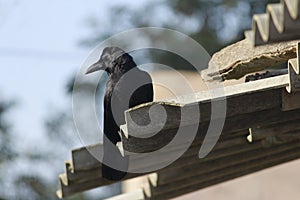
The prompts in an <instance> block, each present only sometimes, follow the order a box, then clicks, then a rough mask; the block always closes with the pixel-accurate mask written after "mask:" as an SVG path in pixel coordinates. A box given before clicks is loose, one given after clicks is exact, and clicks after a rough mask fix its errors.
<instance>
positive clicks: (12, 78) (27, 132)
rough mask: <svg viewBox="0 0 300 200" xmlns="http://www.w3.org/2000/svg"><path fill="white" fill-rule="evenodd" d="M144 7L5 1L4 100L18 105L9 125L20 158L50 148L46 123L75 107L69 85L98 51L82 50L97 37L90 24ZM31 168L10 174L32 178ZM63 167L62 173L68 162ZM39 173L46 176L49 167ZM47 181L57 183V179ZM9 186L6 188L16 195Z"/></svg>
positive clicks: (0, 17)
mask: <svg viewBox="0 0 300 200" xmlns="http://www.w3.org/2000/svg"><path fill="white" fill-rule="evenodd" d="M144 1H145V0H144ZM144 1H130V2H124V1H121V0H102V1H98V0H86V1H82V0H66V1H61V0H51V1H50V0H30V1H22V0H0V70H1V71H0V100H1V101H2V100H3V99H4V100H13V101H16V106H15V107H14V108H13V109H12V111H11V112H10V113H9V115H8V121H9V122H11V123H12V125H13V126H12V128H13V131H12V132H13V134H14V137H13V138H14V140H15V141H14V143H13V144H15V145H17V146H18V147H17V148H16V149H18V151H19V152H22V153H24V154H26V153H27V152H28V153H30V152H43V149H45V148H43V146H45V145H48V148H49V144H48V143H47V142H48V140H45V139H44V138H45V134H46V131H45V126H44V124H45V119H47V118H48V117H49V115H53V114H55V113H56V112H57V111H61V110H64V109H65V108H69V107H70V106H71V103H72V102H71V98H68V97H67V96H66V90H65V87H66V84H67V81H68V80H69V79H70V78H71V77H72V76H73V75H74V74H75V73H76V72H77V71H78V70H79V69H80V67H81V66H82V64H83V63H84V62H85V59H86V58H87V57H88V55H89V53H90V52H91V51H92V50H93V47H90V48H87V47H85V48H84V47H82V46H80V45H79V42H80V40H82V39H86V38H88V37H90V36H92V35H91V33H92V31H91V30H90V27H89V26H88V25H87V20H88V19H89V18H90V17H96V18H97V19H99V21H100V24H101V23H102V24H103V27H105V23H107V22H106V16H107V15H108V14H109V12H110V10H109V8H110V7H111V6H113V5H115V4H121V3H126V4H129V5H131V6H134V5H140V4H142V3H143V2H144ZM66 110H68V109H66ZM74 140H78V146H76V147H80V146H82V145H83V144H81V143H80V141H79V139H78V137H77V134H76V133H74ZM51 148H52V147H50V149H51ZM46 151H47V150H46ZM70 154H71V149H68V150H67V151H66V152H61V155H60V156H62V157H63V159H65V160H66V159H70ZM27 162H29V163H28V165H26V164H25V163H26V161H24V160H22V159H21V160H19V161H18V162H17V163H15V164H14V165H13V166H14V168H7V169H6V170H7V171H6V172H5V173H7V176H8V177H9V176H11V175H15V174H16V171H15V169H16V168H17V169H18V172H19V173H22V171H23V172H24V171H25V173H29V172H30V171H32V165H35V164H34V163H31V161H27ZM52 164H53V163H52ZM46 165H47V163H46ZM60 166H61V167H60V169H61V172H62V171H63V170H64V160H61V162H60ZM40 167H41V169H42V170H44V167H45V166H44V165H42V166H40ZM35 170H37V166H35ZM43 174H45V173H43ZM46 175H47V174H46ZM48 176H52V177H49V178H50V179H53V178H55V179H56V178H57V176H58V174H55V175H53V174H48ZM9 184H10V183H7V188H8V189H12V188H11V186H10V185H9ZM8 193H9V192H8ZM13 193H14V192H13V190H12V191H11V194H12V195H13Z"/></svg>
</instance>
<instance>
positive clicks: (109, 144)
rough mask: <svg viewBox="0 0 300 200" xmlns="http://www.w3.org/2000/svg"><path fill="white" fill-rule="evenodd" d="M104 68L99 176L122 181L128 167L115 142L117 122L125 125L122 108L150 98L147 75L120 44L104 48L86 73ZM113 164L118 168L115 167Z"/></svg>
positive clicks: (144, 101)
mask: <svg viewBox="0 0 300 200" xmlns="http://www.w3.org/2000/svg"><path fill="white" fill-rule="evenodd" d="M98 70H104V71H105V72H106V73H107V75H108V81H107V83H106V92H105V96H104V135H103V146H104V156H103V164H102V177H104V178H106V179H108V180H114V181H116V180H121V179H122V178H123V177H124V176H125V175H126V174H127V169H128V157H122V156H121V153H120V152H119V151H118V149H117V147H116V144H117V142H119V141H121V138H120V135H119V130H120V125H123V124H125V115H124V112H125V110H127V109H129V108H132V107H134V106H137V105H139V104H142V103H147V102H152V101H153V85H152V79H151V77H150V75H149V74H148V73H147V72H145V71H143V70H140V69H139V68H138V67H137V65H136V63H135V62H134V60H133V58H132V57H131V56H130V55H129V54H128V53H126V52H125V51H123V50H122V49H121V48H119V47H106V48H104V50H103V52H102V54H101V56H100V59H99V61H97V62H96V63H95V64H93V65H91V66H90V67H89V68H88V70H87V72H86V74H89V73H92V72H95V71H98ZM114 166H116V167H117V169H118V170H117V169H116V168H114Z"/></svg>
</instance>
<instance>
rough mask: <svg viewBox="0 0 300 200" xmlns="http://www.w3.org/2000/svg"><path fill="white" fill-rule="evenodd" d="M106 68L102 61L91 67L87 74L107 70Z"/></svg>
mask: <svg viewBox="0 0 300 200" xmlns="http://www.w3.org/2000/svg"><path fill="white" fill-rule="evenodd" d="M105 69H106V67H105V65H104V63H103V62H102V61H98V62H96V63H95V64H93V65H91V66H90V67H89V68H88V69H87V71H86V72H85V74H90V73H93V72H96V71H99V70H105Z"/></svg>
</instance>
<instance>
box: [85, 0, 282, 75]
mask: <svg viewBox="0 0 300 200" xmlns="http://www.w3.org/2000/svg"><path fill="white" fill-rule="evenodd" d="M274 2H279V0H276V1H274V0H226V1H225V0H189V1H187V0H172V1H166V0H165V1H161V0H160V1H148V2H147V3H146V5H143V7H137V8H131V7H126V5H118V6H115V7H113V8H111V12H110V15H109V16H108V22H109V23H104V22H103V21H101V19H98V20H97V19H96V18H95V17H93V18H90V20H89V27H90V29H91V30H92V34H91V36H90V37H89V38H88V39H84V40H82V41H81V43H80V44H81V45H84V46H90V45H95V44H97V43H99V42H100V41H102V40H104V39H106V38H107V37H108V36H111V35H113V34H115V33H118V32H121V31H124V30H128V29H130V28H136V27H148V26H157V27H165V28H171V29H175V30H178V31H181V32H183V33H185V34H188V35H190V36H191V37H192V38H193V39H195V40H196V41H198V42H199V43H200V44H201V45H202V46H203V47H204V48H205V49H206V50H207V51H208V52H209V53H210V54H213V53H214V52H216V51H218V50H219V49H221V48H223V47H224V46H226V45H228V44H229V43H232V42H235V41H237V40H240V39H242V38H243V37H244V36H243V33H244V31H245V30H246V29H250V28H251V23H252V16H253V14H254V13H262V12H264V11H265V7H266V4H267V3H274ZM100 24H108V26H105V28H104V29H103V28H102V27H101V25H100ZM146 57H147V58H150V60H151V61H152V62H153V60H155V61H156V62H159V63H165V62H166V60H168V64H170V66H172V67H173V65H176V63H177V64H178V62H172V59H170V58H171V56H170V55H168V54H164V55H162V54H157V53H153V52H152V53H149V54H147V56H146ZM174 68H181V69H190V68H187V67H186V65H182V66H179V67H174Z"/></svg>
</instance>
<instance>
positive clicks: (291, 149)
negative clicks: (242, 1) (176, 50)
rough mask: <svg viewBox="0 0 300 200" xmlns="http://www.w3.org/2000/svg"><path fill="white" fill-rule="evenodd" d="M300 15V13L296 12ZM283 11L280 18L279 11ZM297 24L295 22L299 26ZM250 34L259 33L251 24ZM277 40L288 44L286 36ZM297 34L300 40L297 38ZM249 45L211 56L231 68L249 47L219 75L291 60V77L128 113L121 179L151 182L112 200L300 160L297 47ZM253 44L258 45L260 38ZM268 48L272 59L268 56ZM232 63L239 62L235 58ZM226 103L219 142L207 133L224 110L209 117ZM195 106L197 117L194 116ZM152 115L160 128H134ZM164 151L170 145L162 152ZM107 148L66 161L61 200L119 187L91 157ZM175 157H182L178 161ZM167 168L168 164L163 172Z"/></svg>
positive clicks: (164, 192)
mask: <svg viewBox="0 0 300 200" xmlns="http://www.w3.org/2000/svg"><path fill="white" fill-rule="evenodd" d="M296 2H297V3H298V4H297V5H298V6H299V2H298V1H291V0H290V1H287V0H286V1H281V4H280V5H274V6H271V7H270V6H268V11H267V15H270V16H271V17H274V16H273V14H272V13H273V12H275V10H274V9H275V8H276V9H277V8H278V9H279V8H280V9H282V8H281V7H283V8H284V10H283V14H286V11H287V10H288V11H289V13H292V15H291V16H294V13H293V12H294V11H291V10H290V9H289V8H290V5H292V3H296ZM295 5H296V4H295ZM280 6H281V7H280ZM276 12H277V11H276ZM297 12H298V16H299V9H298V10H297ZM279 13H281V14H280V15H283V14H282V12H279ZM284 16H285V15H284ZM298 19H299V18H293V20H296V22H295V23H296V24H298V21H297V20H298ZM253 20H254V22H255V23H254V25H255V26H261V25H259V23H261V22H259V20H260V19H259V17H254V19H253ZM272 20H274V19H273V18H271V21H268V23H275V22H274V21H273V22H272ZM278 21H280V20H279V19H278ZM283 22H284V24H285V23H288V24H289V23H290V22H286V21H283ZM284 27H285V26H284ZM287 27H289V25H288V26H287ZM298 27H299V26H298ZM253 30H258V28H257V27H254V28H253ZM283 30H284V31H283V32H280V34H283V35H286V33H287V32H285V30H286V31H292V32H293V30H294V29H292V30H290V29H283ZM253 34H254V37H257V36H256V35H257V34H261V33H259V32H257V31H253ZM255 34H256V35H255ZM270 34H273V32H272V31H271V32H270ZM276 37H277V39H278V38H280V40H281V39H283V40H286V37H285V36H284V37H282V38H281V37H279V36H278V35H277V36H276ZM276 37H273V36H272V37H271V36H270V37H269V38H270V40H266V41H265V40H264V43H263V44H265V43H268V42H269V41H270V42H274V41H275V39H274V38H276ZM297 37H298V39H299V38H300V37H299V35H297ZM277 39H276V41H277ZM289 39H290V38H289ZM293 39H295V38H293ZM278 40H279V39H278ZM249 41H250V42H251V40H249V38H248V39H246V40H244V41H241V42H239V43H237V44H234V45H236V46H235V47H234V45H233V47H227V49H226V48H225V49H224V50H222V51H220V52H222V53H217V54H216V56H215V57H213V59H216V57H219V58H218V61H219V62H216V63H219V65H220V66H222V65H223V66H227V65H224V62H227V63H226V64H228V63H234V62H235V61H234V59H232V60H230V59H231V58H228V55H230V51H231V50H232V48H233V49H236V48H243V47H244V48H249V49H251V53H249V54H247V55H246V56H248V58H247V59H244V61H245V62H244V61H241V62H240V63H239V64H238V65H234V67H231V68H230V70H228V71H226V72H225V70H223V71H222V69H223V68H222V69H221V68H218V69H219V71H220V72H221V75H224V73H227V72H231V73H233V74H236V77H237V76H241V75H242V74H243V75H244V74H246V73H249V71H256V70H261V68H255V67H254V68H252V69H251V70H249V71H247V66H250V67H251V66H254V65H252V64H253V63H255V62H256V63H264V64H265V65H264V67H267V66H270V63H271V64H274V63H273V62H274V60H275V62H277V61H278V60H281V61H282V60H284V61H286V60H288V66H287V69H288V73H287V74H283V75H278V76H275V77H271V78H266V79H261V80H256V81H251V82H247V83H240V84H235V85H229V86H226V87H224V88H223V89H222V92H220V88H215V89H213V90H206V91H201V92H199V93H196V94H193V95H187V96H182V97H181V98H178V99H170V100H168V101H165V102H153V103H148V104H143V105H140V106H137V107H135V108H132V109H130V110H128V111H126V113H125V118H126V124H124V125H123V126H121V127H120V135H121V137H122V141H121V142H120V143H119V144H118V147H119V150H120V153H122V155H124V156H128V157H129V161H130V162H129V169H130V173H128V174H127V175H126V177H125V178H124V180H127V179H131V178H134V177H138V176H144V175H146V176H147V179H148V181H147V183H145V184H144V185H142V186H141V187H140V188H137V189H136V191H134V192H131V193H128V194H122V195H120V196H116V197H113V198H112V199H168V198H173V197H176V196H180V195H183V194H186V193H189V192H193V191H196V190H199V189H201V188H205V187H208V186H211V185H215V184H217V183H221V182H224V181H227V180H231V179H234V178H237V177H240V176H243V175H246V174H250V173H253V172H256V171H259V170H262V169H266V168H268V167H271V166H274V165H278V164H281V163H284V162H288V161H291V160H294V159H298V158H300V142H299V140H300V125H299V123H298V121H299V119H300V101H299V99H300V84H299V83H300V76H299V72H300V66H299V63H300V42H299V41H286V42H284V41H282V42H280V43H276V44H267V45H263V46H260V47H251V43H250V42H249ZM252 42H254V44H255V45H256V42H257V40H254V41H253V40H252ZM261 43H262V42H257V44H261ZM238 46H239V47H238ZM267 49H268V53H269V56H265V55H266V52H267ZM278 52H279V53H278ZM251 55H252V56H251ZM270 56H271V58H270ZM283 57H284V58H283ZM235 59H238V56H237V57H236V58H235ZM222 60H223V64H222ZM245 63H246V64H245ZM247 63H248V64H247ZM251 63H252V64H251ZM224 69H225V68H224ZM227 69H229V68H227ZM243 69H244V70H243ZM209 70H210V69H209V68H208V70H207V71H206V72H205V73H203V75H204V76H205V75H208V76H212V77H213V76H215V75H216V73H208V71H209ZM210 72H212V71H210ZM222 73H223V74H222ZM232 77H234V76H232ZM206 78H207V77H206ZM215 80H216V79H215ZM222 80H224V81H226V79H222ZM224 99H226V116H224V117H225V122H224V127H223V128H222V133H221V135H220V138H218V137H219V135H218V134H210V135H208V134H207V130H208V128H209V127H210V123H214V122H216V123H218V122H220V121H221V120H222V115H221V114H222V113H218V114H219V115H218V114H217V115H214V117H213V118H212V117H211V116H212V113H213V112H214V110H213V109H212V105H213V104H214V106H218V105H219V106H220V105H224ZM161 109H163V110H164V112H162V110H161ZM198 109H199V110H200V114H201V115H200V117H199V116H197V112H194V111H195V110H198ZM149 114H150V116H152V117H154V118H153V120H154V122H155V123H151V126H148V127H147V128H143V129H141V128H139V127H138V126H136V124H145V121H147V120H148V118H149ZM183 116H184V117H183ZM195 125H196V127H197V129H196V130H197V131H196V132H195V135H194V134H193V131H190V130H193V128H194V127H195ZM179 128H180V130H181V131H182V133H184V134H182V135H181V136H180V137H181V138H180V139H179V140H174V138H176V137H178V135H179V134H178V130H179ZM157 130H159V131H157ZM213 133H214V132H213ZM215 139H217V141H218V142H217V143H216V145H215V146H214V148H213V149H212V151H211V152H210V153H209V154H208V155H207V156H206V157H204V158H202V157H201V154H199V150H201V149H202V148H203V146H205V145H207V144H210V143H213V142H214V140H215ZM174 141H175V142H174ZM166 146H167V148H164V147H166ZM102 148H103V147H102V144H96V145H92V146H87V147H83V148H80V149H75V150H73V151H72V160H71V161H68V162H66V163H65V173H63V174H61V175H60V176H59V181H60V189H59V190H58V192H57V194H58V196H59V197H60V198H63V197H67V196H70V195H73V194H76V193H79V192H83V191H86V190H89V189H93V188H96V187H100V186H103V185H109V184H113V183H115V182H112V181H108V180H105V179H103V178H102V177H101V163H100V162H99V161H98V159H96V158H95V157H94V156H93V155H97V157H98V158H101V156H102V153H101V152H103V150H102ZM152 152H156V154H152ZM181 153H182V155H181ZM179 154H180V155H179ZM178 155H179V156H178ZM199 155H200V158H199ZM176 156H178V159H176V161H174V162H173V160H174V158H176ZM164 164H165V165H166V167H163V168H160V166H162V165H164ZM136 172H140V173H136Z"/></svg>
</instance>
